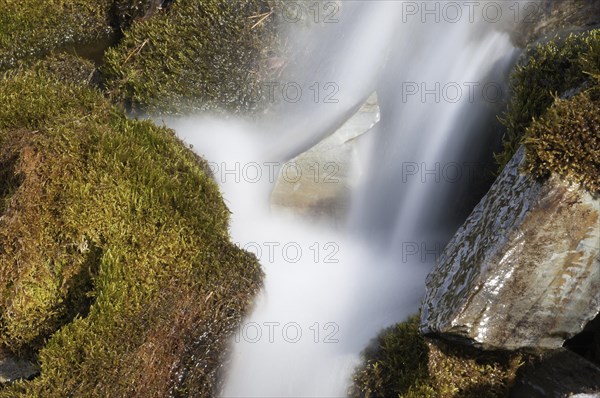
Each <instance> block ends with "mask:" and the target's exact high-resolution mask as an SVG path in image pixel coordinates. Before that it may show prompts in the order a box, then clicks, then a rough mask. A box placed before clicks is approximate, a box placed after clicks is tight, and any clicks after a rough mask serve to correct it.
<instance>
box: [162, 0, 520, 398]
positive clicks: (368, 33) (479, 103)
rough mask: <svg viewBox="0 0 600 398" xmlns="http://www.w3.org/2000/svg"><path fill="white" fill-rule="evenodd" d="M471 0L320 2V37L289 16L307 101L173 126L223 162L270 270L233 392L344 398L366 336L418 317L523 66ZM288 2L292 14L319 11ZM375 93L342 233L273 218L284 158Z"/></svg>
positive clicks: (240, 347) (245, 224) (239, 339)
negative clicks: (375, 115)
mask: <svg viewBox="0 0 600 398" xmlns="http://www.w3.org/2000/svg"><path fill="white" fill-rule="evenodd" d="M425 3H427V4H428V5H427V7H430V8H429V9H420V8H421V7H426V5H425ZM463 3H464V2H409V1H404V2H402V1H364V2H361V1H347V2H334V1H329V2H323V3H316V2H314V4H317V5H318V6H319V7H320V8H319V9H320V11H321V13H320V14H318V15H320V18H321V19H322V20H320V21H316V22H319V23H316V24H312V26H311V27H310V28H307V27H306V24H303V23H295V24H294V23H292V22H290V21H291V18H290V17H289V15H288V16H287V17H288V20H290V21H288V22H289V24H288V25H286V28H287V31H286V33H285V34H286V35H287V37H288V43H289V48H290V50H289V54H291V57H292V58H291V62H290V64H289V65H288V67H287V68H286V72H285V73H284V75H283V76H282V80H283V81H288V82H293V83H294V84H293V85H290V86H288V87H287V88H288V89H296V91H297V88H298V87H301V89H302V93H303V94H302V95H300V96H298V95H296V96H295V97H294V100H293V101H281V102H282V103H281V104H280V106H279V107H277V108H276V111H274V112H272V113H269V114H267V115H265V117H264V120H262V121H260V122H258V123H257V122H248V121H244V120H232V119H227V120H223V119H218V118H209V117H196V118H186V119H185V120H169V121H167V124H169V125H170V126H171V127H173V128H174V129H175V130H176V131H177V132H178V134H179V135H180V136H181V137H182V138H183V139H184V140H185V141H186V142H188V143H190V144H193V146H194V148H195V150H197V152H198V153H199V154H200V155H202V156H204V157H206V158H207V159H208V160H209V161H210V162H211V168H212V169H213V173H214V174H215V178H216V179H217V181H218V182H219V183H220V185H221V188H222V191H223V194H224V197H225V200H226V202H227V205H228V206H229V208H230V210H231V211H232V225H231V234H232V237H233V240H234V241H236V242H238V243H239V244H240V246H242V247H244V248H245V249H247V250H250V251H252V252H254V253H255V254H256V255H257V257H259V259H260V260H261V264H262V266H263V269H264V271H265V274H266V278H265V286H264V288H263V290H262V291H261V293H260V295H259V297H258V298H257V300H256V303H254V309H253V311H252V313H251V314H250V315H249V317H248V318H247V319H245V320H244V321H243V323H242V325H241V327H240V329H239V330H238V332H237V333H236V335H235V336H234V338H233V341H232V354H231V358H230V361H229V362H228V364H227V372H226V376H225V386H224V389H223V391H222V393H221V396H222V397H260V398H266V397H317V396H318V397H342V396H345V394H346V390H347V388H348V386H349V383H350V377H351V374H352V371H353V369H354V368H355V366H356V365H357V364H358V363H359V358H360V357H359V355H360V352H361V350H362V349H364V348H365V347H366V345H367V344H368V342H369V340H370V339H372V338H373V337H375V335H376V334H377V332H378V331H380V330H381V329H382V328H384V327H386V326H389V325H392V324H394V323H396V322H399V321H402V320H404V319H405V318H406V317H407V316H408V315H410V314H413V313H416V312H417V311H418V307H419V302H420V299H421V298H422V295H423V293H424V279H425V276H426V274H427V272H428V271H429V270H430V268H431V266H432V264H433V262H434V261H435V255H432V253H434V254H435V252H436V251H439V248H441V247H442V246H443V244H444V243H445V242H446V241H447V240H448V238H449V237H450V235H451V234H452V233H453V231H454V230H455V229H456V228H457V226H458V225H459V223H460V222H461V217H462V216H463V214H462V213H461V212H464V211H465V210H464V209H462V208H461V206H459V205H460V203H457V202H460V200H458V199H457V198H461V197H463V196H464V195H463V194H464V192H465V190H467V191H468V190H469V189H471V188H472V185H473V173H474V172H475V171H476V170H477V169H478V168H480V167H481V164H482V163H481V162H482V159H485V157H486V156H488V157H489V154H490V145H491V142H492V141H493V137H494V135H495V134H496V132H495V131H494V122H493V120H494V118H493V115H494V114H495V113H496V112H497V107H498V106H499V104H498V101H500V100H501V98H500V97H501V95H502V94H504V95H505V94H506V92H505V91H504V92H503V91H502V90H504V86H503V82H504V80H505V79H504V77H503V73H505V71H506V70H507V68H508V67H509V66H510V64H511V62H512V60H513V59H514V49H513V47H512V46H511V44H510V42H509V39H508V35H507V34H506V33H502V32H501V30H500V29H498V28H499V25H500V23H492V22H490V21H489V20H488V19H490V18H491V17H490V15H488V14H489V13H490V12H492V11H493V10H491V11H490V10H486V12H487V13H488V14H482V12H483V10H482V9H481V8H479V9H478V8H476V7H475V6H473V4H472V3H476V2H466V3H470V4H471V5H470V6H469V7H467V6H466V5H465V4H463ZM284 4H285V3H284ZM291 4H294V5H295V7H294V10H292V9H290V7H288V8H287V11H295V12H297V11H298V9H300V10H303V11H304V13H305V15H310V16H311V17H314V16H316V15H317V14H313V13H309V11H311V12H313V11H314V10H315V9H314V8H310V6H306V4H304V5H303V3H302V2H300V3H291ZM311 4H313V3H311ZM432 4H433V5H432ZM435 4H437V6H435ZM447 4H455V5H456V9H452V8H448V7H446V5H447ZM478 4H479V5H480V7H481V3H478ZM473 7H475V8H473ZM458 11H461V12H462V14H461V16H459V15H458V14H457V12H458ZM436 13H438V15H435V14H436ZM444 13H446V14H444ZM296 15H297V14H296ZM482 15H483V17H482ZM326 19H328V20H326ZM292 91H293V90H292ZM373 91H377V93H378V97H379V106H380V109H381V121H380V123H379V124H378V125H377V126H376V127H375V128H374V129H373V130H372V131H370V132H369V133H368V134H366V135H365V137H363V138H361V139H359V140H358V141H359V142H358V144H357V145H358V151H360V152H361V154H362V156H361V159H364V162H363V163H362V164H359V165H358V170H360V175H357V179H358V183H357V185H356V187H355V189H354V190H353V191H352V192H351V203H352V206H351V211H350V213H349V215H348V219H347V220H346V222H345V223H343V226H342V227H339V226H337V227H333V226H331V225H329V224H328V223H327V222H316V221H310V220H304V219H302V218H301V217H298V216H294V215H293V214H292V215H290V214H280V213H274V212H272V211H270V209H269V193H270V190H271V189H272V187H273V183H274V179H275V178H276V177H277V175H278V174H277V173H280V172H281V170H282V164H283V162H285V161H287V160H289V159H291V158H293V157H294V156H296V155H298V154H299V153H301V152H303V151H305V150H307V149H308V148H310V147H312V146H313V145H315V144H316V143H318V142H319V141H320V140H321V139H323V137H325V136H326V135H328V134H330V133H332V132H333V131H335V129H336V128H337V127H339V126H340V125H341V124H342V123H343V122H344V121H345V120H346V119H347V118H348V117H349V116H350V115H351V114H352V113H353V112H355V111H356V109H357V107H359V106H360V105H361V104H362V103H363V102H364V100H365V99H366V98H367V97H368V96H369V95H370V94H371V93H372V92H373ZM277 92H278V93H279V92H280V90H277ZM288 94H289V93H288ZM296 94H297V93H296ZM317 94H318V95H317ZM328 95H329V99H331V100H332V101H325V100H324V98H325V97H326V96H328ZM286 99H287V98H286ZM303 171H304V172H307V171H306V170H303ZM461 195H463V196H461ZM436 248H437V249H436Z"/></svg>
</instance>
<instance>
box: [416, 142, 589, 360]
mask: <svg viewBox="0 0 600 398" xmlns="http://www.w3.org/2000/svg"><path fill="white" fill-rule="evenodd" d="M524 157H525V150H524V149H523V148H521V149H519V151H518V152H517V154H516V155H515V156H514V158H513V159H512V160H511V161H510V162H509V164H508V165H507V167H506V168H505V169H504V171H503V172H502V174H501V175H500V176H499V178H498V179H497V181H496V182H495V183H494V185H493V186H492V188H491V189H490V191H489V193H488V194H487V195H486V196H485V197H484V198H483V200H482V201H481V202H480V203H479V205H478V206H477V207H476V208H475V210H474V211H473V213H472V214H471V215H470V216H469V218H468V219H467V221H466V222H465V223H464V225H463V226H462V227H461V228H460V229H459V230H458V232H457V233H456V235H455V236H454V238H453V239H452V240H451V241H450V243H449V244H448V246H447V247H446V249H445V250H444V253H443V254H442V256H441V257H440V259H439V261H438V264H437V266H436V268H435V269H434V270H433V271H432V272H431V274H430V275H429V276H428V278H427V293H426V298H425V301H424V304H423V310H422V317H421V329H422V331H423V332H425V333H437V334H442V335H445V336H446V337H450V338H457V339H460V340H466V341H467V342H469V343H472V344H475V345H479V346H482V347H483V348H497V349H509V350H513V349H519V348H535V349H550V348H558V347H560V346H562V344H563V343H564V341H565V340H566V339H568V338H570V337H572V336H574V335H575V334H577V333H579V332H581V330H583V328H584V327H585V325H586V324H587V323H588V322H589V321H591V320H592V319H593V318H594V317H595V316H596V315H597V314H598V313H599V312H600V259H599V251H600V249H599V246H600V201H599V200H598V199H597V198H594V197H593V196H592V195H590V194H589V193H587V192H586V191H584V190H582V189H580V188H579V187H578V186H576V185H568V184H567V183H565V182H564V181H562V180H560V179H558V178H557V177H554V176H553V177H551V178H549V179H547V180H545V181H537V180H535V179H534V178H533V177H531V176H530V175H526V174H522V173H520V171H519V169H520V167H521V166H522V165H523V162H524Z"/></svg>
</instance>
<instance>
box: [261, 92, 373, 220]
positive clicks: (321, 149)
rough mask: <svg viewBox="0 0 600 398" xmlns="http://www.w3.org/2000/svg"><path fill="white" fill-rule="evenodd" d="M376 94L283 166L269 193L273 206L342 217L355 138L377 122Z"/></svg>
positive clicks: (351, 174) (352, 175)
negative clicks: (324, 136) (333, 129)
mask: <svg viewBox="0 0 600 398" xmlns="http://www.w3.org/2000/svg"><path fill="white" fill-rule="evenodd" d="M379 117H380V116H379V105H378V99H377V94H375V93H374V94H372V95H371V96H370V97H369V98H368V99H367V100H366V101H365V103H364V104H363V105H362V106H361V107H360V109H358V111H357V112H355V113H354V114H353V115H352V116H351V117H350V118H349V119H348V120H347V121H346V122H345V123H344V124H343V125H342V126H341V127H340V128H338V129H337V130H336V131H335V132H333V134H331V135H329V136H328V137H326V138H325V139H323V140H322V141H321V142H319V143H318V144H317V145H315V146H313V147H312V148H310V149H309V150H307V151H306V152H304V153H302V154H300V155H298V156H296V157H295V158H293V159H291V160H290V161H289V162H288V163H287V164H286V165H284V166H283V167H282V170H281V173H280V174H279V177H278V179H277V182H276V183H275V187H274V188H273V192H272V193H271V206H272V208H275V209H278V210H282V209H286V210H292V211H294V212H296V213H299V214H303V215H308V216H313V217H324V216H325V217H329V218H332V219H334V220H340V219H343V218H344V216H345V215H346V213H347V211H348V208H349V206H350V190H351V188H352V185H353V183H354V181H355V180H356V178H355V177H356V174H357V170H356V163H357V158H358V156H359V155H358V152H357V141H358V140H359V139H360V138H361V137H362V136H363V135H364V134H367V133H368V132H369V131H371V129H373V127H374V126H375V125H376V124H377V123H378V122H379Z"/></svg>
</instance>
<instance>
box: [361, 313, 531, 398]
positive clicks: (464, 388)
mask: <svg viewBox="0 0 600 398" xmlns="http://www.w3.org/2000/svg"><path fill="white" fill-rule="evenodd" d="M363 359H364V363H363V365H362V366H361V368H359V369H358V370H357V371H356V372H355V374H354V383H353V385H352V387H351V389H350V396H351V397H353V398H388V397H402V398H481V397H486V398H494V397H506V396H507V394H508V391H509V390H510V387H511V385H512V383H513V381H514V379H515V375H516V373H517V370H518V369H519V367H520V366H521V365H522V363H523V362H522V359H523V356H522V354H520V353H509V352H494V353H489V352H482V351H479V350H477V349H475V348H473V347H465V346H460V345H454V344H451V343H449V342H447V341H444V340H439V339H426V338H425V337H423V336H422V335H421V334H420V332H419V318H418V316H414V317H411V318H409V319H408V320H407V321H406V322H403V323H399V324H397V325H395V326H393V327H391V328H389V329H386V330H384V331H383V332H382V333H381V334H380V335H379V336H378V337H377V338H376V339H375V340H374V341H373V343H372V344H371V346H370V347H369V348H368V349H367V350H365V352H364V353H363Z"/></svg>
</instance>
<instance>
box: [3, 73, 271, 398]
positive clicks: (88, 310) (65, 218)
mask: <svg viewBox="0 0 600 398" xmlns="http://www.w3.org/2000/svg"><path fill="white" fill-rule="evenodd" d="M0 103H2V107H0V148H1V151H0V153H1V156H0V165H1V166H2V169H1V170H2V171H1V172H2V177H3V178H2V181H1V185H0V198H1V199H2V202H1V203H2V204H3V206H2V211H3V213H2V217H1V218H0V248H1V250H0V344H1V345H2V346H4V347H6V348H8V349H10V350H12V351H13V352H18V353H20V354H28V355H32V356H34V357H35V358H36V359H37V360H38V361H39V363H40V365H41V374H40V376H39V377H37V378H35V379H34V380H32V381H23V382H18V383H16V384H13V385H11V386H10V387H7V388H5V389H3V390H0V396H3V397H17V396H28V397H31V396H43V397H66V396H89V397H92V396H97V397H106V396H111V397H112V396H115V397H117V396H127V397H136V396H137V397H158V396H166V395H168V392H169V391H171V392H173V391H191V392H193V393H194V395H193V396H209V395H210V394H211V392H212V390H213V388H214V387H215V379H216V378H215V373H216V371H217V369H218V363H219V361H220V355H221V353H222V351H223V349H224V346H225V343H226V336H227V334H228V333H230V332H231V331H232V330H233V328H234V327H235V324H236V322H237V321H238V320H239V317H240V316H241V313H242V312H243V310H244V309H245V308H246V306H247V304H248V302H249V300H250V299H251V298H252V295H253V294H254V293H255V292H256V290H257V289H258V286H259V284H260V280H261V277H262V274H261V271H260V268H259V265H258V263H257V261H256V259H255V258H254V256H251V255H250V254H248V253H246V252H243V251H242V250H240V249H239V248H237V247H236V246H235V245H234V244H233V243H231V242H230V240H229V235H228V219H229V212H228V210H227V208H226V207H225V205H224V203H223V200H222V198H221V196H220V193H219V190H218V188H217V186H216V184H215V183H214V182H213V181H212V179H211V178H210V176H209V175H208V171H207V166H206V163H205V162H204V161H203V160H201V159H199V158H198V157H197V156H196V155H195V154H193V153H192V152H191V151H190V150H189V149H187V148H186V147H185V146H184V145H182V144H181V142H180V141H179V140H178V139H177V138H176V137H175V136H174V134H173V132H172V131H170V130H168V129H165V128H160V127H157V126H155V125H154V124H152V123H150V122H146V121H137V120H129V119H127V118H126V117H125V115H123V114H122V113H121V112H119V111H117V110H116V109H115V108H113V107H112V106H111V105H110V104H109V103H108V102H107V101H106V100H105V99H104V98H103V96H102V95H101V94H100V93H99V92H97V91H94V90H92V89H90V88H88V87H86V86H85V85H82V84H67V83H64V82H60V81H59V79H58V78H57V77H56V75H54V76H53V75H50V74H48V73H47V72H45V71H42V70H41V69H38V70H36V71H29V72H18V73H13V74H11V75H10V76H7V77H6V78H5V79H4V80H2V81H1V84H0ZM206 347H210V349H206Z"/></svg>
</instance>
